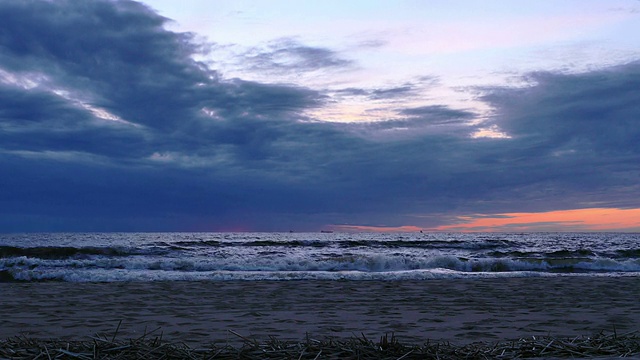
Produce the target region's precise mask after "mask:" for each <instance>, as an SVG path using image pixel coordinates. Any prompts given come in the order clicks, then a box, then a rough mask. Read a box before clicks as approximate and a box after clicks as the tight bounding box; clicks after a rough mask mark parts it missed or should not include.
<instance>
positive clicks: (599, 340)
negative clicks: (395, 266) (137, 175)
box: [0, 332, 640, 360]
mask: <svg viewBox="0 0 640 360" xmlns="http://www.w3.org/2000/svg"><path fill="white" fill-rule="evenodd" d="M149 334H150V333H146V334H144V335H143V336H141V337H140V338H137V339H129V340H126V341H116V339H115V336H113V337H112V338H111V339H108V338H106V337H104V336H95V337H90V339H91V340H90V341H61V340H37V339H32V338H27V337H14V338H10V339H7V340H4V341H0V359H1V360H4V359H25V360H26V359H42V360H54V359H79V360H97V359H104V360H107V359H108V360H111V359H121V360H133V359H187V360H195V359H223V360H225V359H229V360H230V359H246V360H262V359H273V360H276V359H298V360H318V359H347V360H348V359H359V360H368V359H385V360H386V359H389V360H410V359H442V360H446V359H515V358H542V357H545V358H547V357H554V358H568V359H571V358H576V357H595V356H615V357H629V356H638V355H640V336H638V332H632V333H627V334H623V335H618V334H617V333H615V332H614V333H613V334H611V335H605V334H604V333H600V334H599V335H597V336H592V337H578V338H573V339H562V338H552V337H531V338H524V339H519V340H515V341H510V342H501V343H493V344H491V343H474V344H470V345H465V346H454V345H451V344H449V343H430V342H426V343H425V344H423V345H421V346H417V345H414V346H407V345H403V344H401V343H400V342H399V341H398V339H397V338H396V337H395V336H394V335H391V336H388V335H385V336H383V337H381V338H380V341H378V342H374V341H372V340H369V339H367V338H366V337H365V336H364V335H362V336H359V337H353V338H349V339H344V340H343V339H334V338H328V339H325V340H315V339H311V338H309V337H308V336H307V338H306V339H305V340H303V341H301V342H292V341H281V340H279V339H277V338H275V337H271V338H270V339H269V340H267V341H265V342H259V341H256V340H255V339H251V338H248V337H245V336H242V335H240V334H238V333H235V332H233V334H235V335H236V336H238V337H239V338H241V339H242V340H243V344H242V345H241V346H236V347H234V346H231V345H225V346H217V345H211V347H209V348H199V349H193V348H190V347H189V346H187V345H186V344H183V343H170V342H166V341H163V340H162V336H161V335H160V336H157V337H150V336H149Z"/></svg>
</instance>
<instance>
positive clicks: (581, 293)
mask: <svg viewBox="0 0 640 360" xmlns="http://www.w3.org/2000/svg"><path fill="white" fill-rule="evenodd" d="M0 293H1V294H2V297H1V299H2V300H1V307H0V318H1V319H2V325H1V326H0V338H3V339H5V338H8V337H12V336H15V335H27V336H31V337H36V338H63V339H76V340H84V339H86V338H87V336H89V335H93V334H96V333H100V334H107V335H112V334H113V333H114V331H115V329H116V327H117V326H118V324H119V323H120V321H122V323H121V326H120V329H119V331H118V337H119V338H129V337H138V336H141V335H142V334H144V333H145V331H147V332H149V331H152V330H155V329H158V328H160V329H159V330H157V331H156V332H154V335H160V333H162V334H163V337H164V338H165V339H167V340H171V341H184V342H186V343H187V344H189V345H205V344H208V343H211V342H215V343H220V342H231V343H234V342H238V340H239V339H238V337H237V336H235V335H233V334H232V333H231V332H230V330H231V331H234V332H237V333H239V334H242V335H243V336H248V337H254V338H256V339H266V338H268V336H277V337H278V338H280V339H283V340H284V339H286V340H302V339H304V337H305V336H306V334H309V336H311V337H316V338H323V337H326V336H336V337H350V336H353V335H360V334H361V333H364V334H365V335H366V336H368V337H371V338H372V339H377V338H379V337H380V336H381V335H383V334H385V333H391V332H394V333H395V334H396V336H398V338H400V339H401V340H402V341H403V342H409V343H416V344H421V343H423V342H425V341H426V340H427V339H430V340H431V341H450V342H452V343H455V344H466V343H471V342H476V341H484V342H494V341H500V340H505V339H516V338H521V337H529V336H538V335H539V336H543V335H551V336H561V337H565V336H567V337H572V336H579V335H590V334H594V333H598V332H600V331H606V332H610V331H613V329H614V326H615V329H616V331H617V332H619V333H623V332H627V331H636V330H640V326H639V325H638V324H640V301H638V299H640V279H639V278H637V277H622V278H606V277H553V278H508V279H466V280H453V279H449V280H427V281H401V282H397V281H396V282H392V281H388V282H380V281H286V282H132V283H61V282H57V283H56V282H51V283H0Z"/></svg>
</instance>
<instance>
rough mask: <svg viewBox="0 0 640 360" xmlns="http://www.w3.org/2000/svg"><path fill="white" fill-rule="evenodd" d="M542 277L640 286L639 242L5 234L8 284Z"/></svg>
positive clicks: (623, 237) (624, 237) (558, 237)
mask: <svg viewBox="0 0 640 360" xmlns="http://www.w3.org/2000/svg"><path fill="white" fill-rule="evenodd" d="M542 276H610V277H620V276H636V277H639V278H640V234H638V233H513V234H505V233H323V232H318V233H42V234H34V233H28V234H0V282H2V281H4V282H8V281H24V282H40V281H58V282H119V281H143V282H147V281H229V280H244V281H265V280H282V281H300V280H356V281H365V280H389V281H397V280H429V279H467V278H495V277H542Z"/></svg>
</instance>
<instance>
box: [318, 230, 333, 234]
mask: <svg viewBox="0 0 640 360" xmlns="http://www.w3.org/2000/svg"><path fill="white" fill-rule="evenodd" d="M320 232H321V233H325V234H331V233H333V231H331V230H320Z"/></svg>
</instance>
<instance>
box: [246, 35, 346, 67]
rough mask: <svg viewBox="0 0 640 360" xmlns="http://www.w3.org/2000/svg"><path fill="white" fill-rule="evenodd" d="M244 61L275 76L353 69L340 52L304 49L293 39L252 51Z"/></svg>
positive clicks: (304, 46) (310, 47)
mask: <svg viewBox="0 0 640 360" xmlns="http://www.w3.org/2000/svg"><path fill="white" fill-rule="evenodd" d="M241 61H242V63H243V65H244V66H247V64H248V65H249V66H250V67H252V68H253V69H256V70H262V71H267V72H275V73H281V72H290V71H299V72H304V71H314V70H321V69H332V68H335V69H341V68H347V67H351V66H353V61H351V60H347V59H343V58H341V57H340V54H338V53H337V52H336V51H333V50H331V49H327V48H322V47H313V46H307V45H303V44H301V43H299V42H298V41H296V40H295V39H289V38H285V39H279V40H277V41H273V42H271V43H269V44H268V45H267V46H266V48H255V49H252V50H250V51H248V52H246V53H245V54H243V55H242V56H241Z"/></svg>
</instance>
